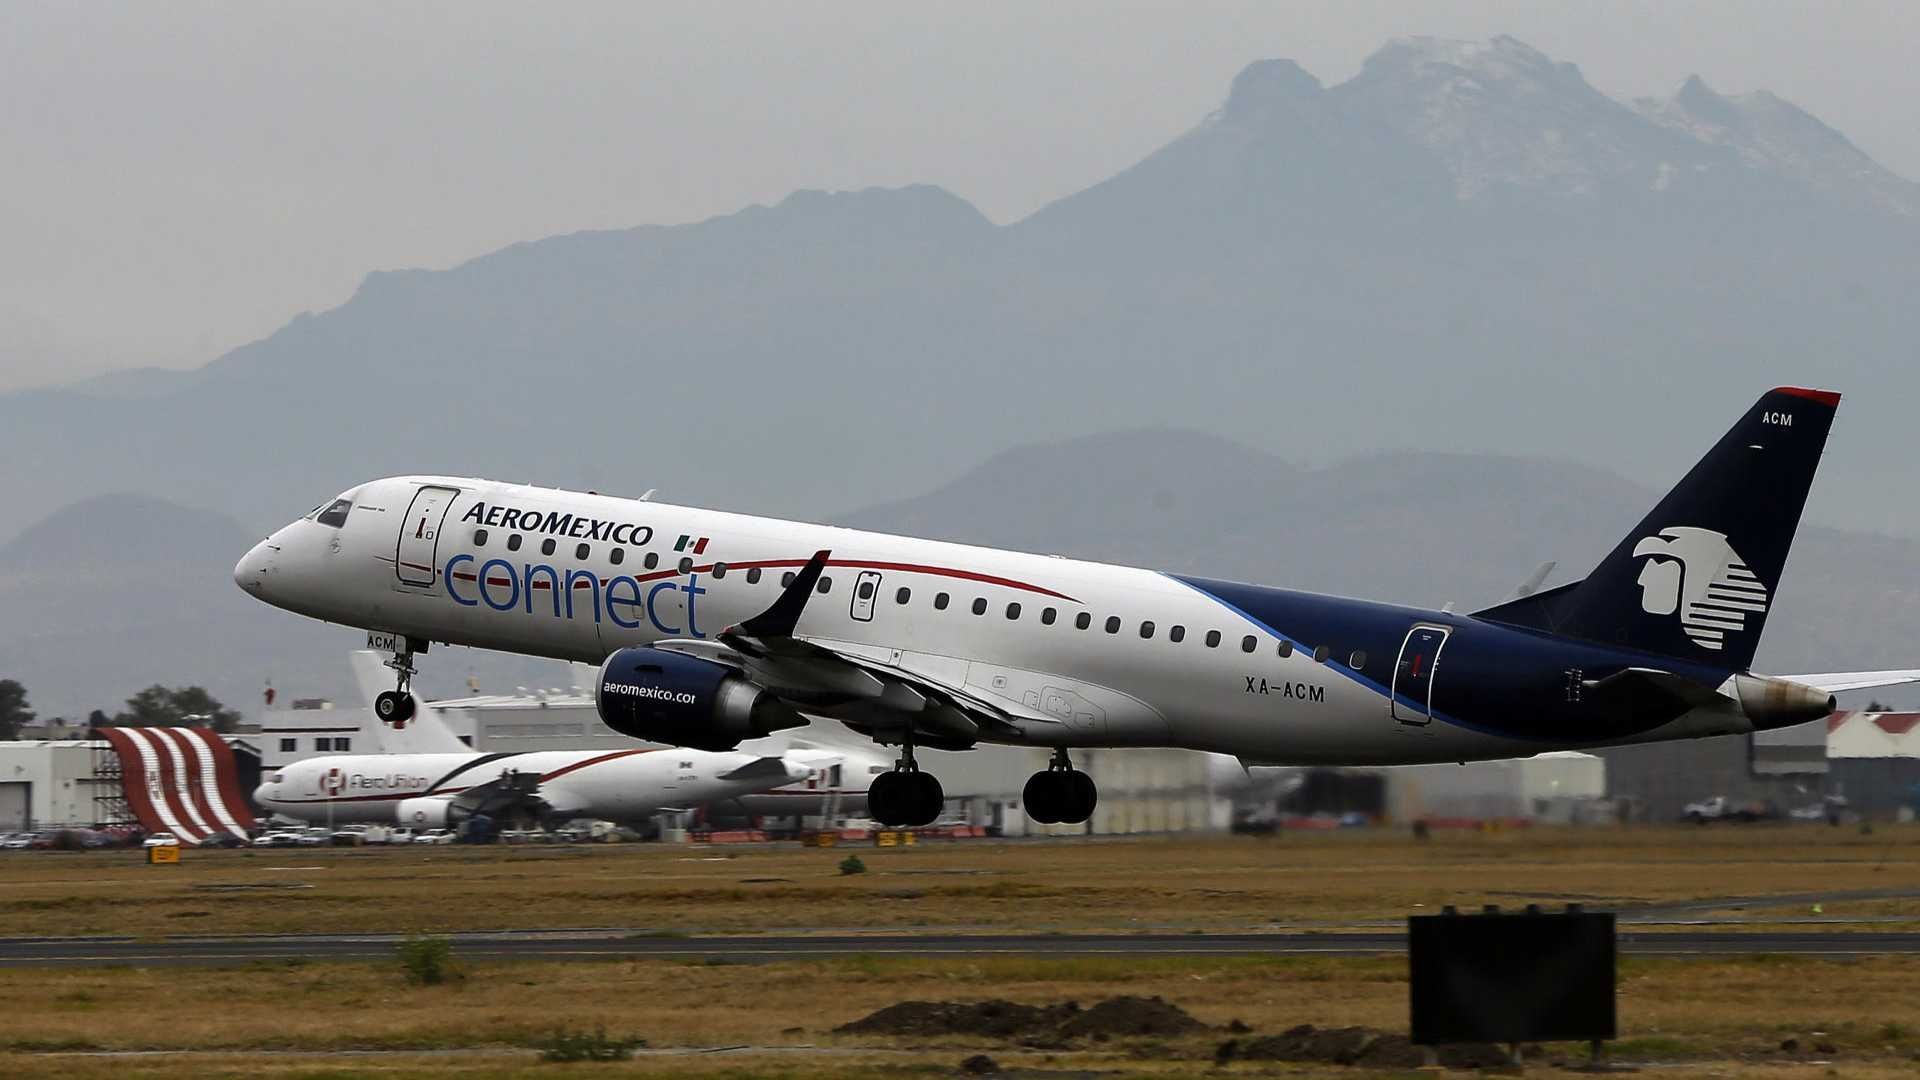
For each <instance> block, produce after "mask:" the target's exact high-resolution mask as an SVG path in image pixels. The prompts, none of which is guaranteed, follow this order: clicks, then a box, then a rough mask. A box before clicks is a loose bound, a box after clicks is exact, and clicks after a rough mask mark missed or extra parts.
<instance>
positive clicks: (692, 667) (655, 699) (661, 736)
mask: <svg viewBox="0 0 1920 1080" xmlns="http://www.w3.org/2000/svg"><path fill="white" fill-rule="evenodd" d="M594 703H595V705H596V706H598V708H599V711H600V719H601V720H602V721H603V722H604V723H605V724H606V725H607V726H608V727H610V728H612V729H613V730H615V731H617V732H619V733H620V734H622V735H628V736H631V737H633V738H636V739H645V740H646V741H648V742H657V743H665V744H667V745H668V746H690V747H692V748H694V749H695V750H731V749H733V748H734V747H735V746H738V745H739V744H740V742H741V740H743V739H757V738H759V737H761V736H763V735H771V734H773V733H774V732H776V731H779V730H781V729H783V728H793V727H800V726H802V725H804V724H805V723H806V722H807V721H806V719H805V718H804V717H802V716H801V715H800V714H799V713H797V712H795V711H794V710H793V708H792V707H791V706H789V705H788V704H787V703H786V702H783V701H781V700H780V699H779V698H777V697H775V696H773V695H772V694H769V693H768V692H767V691H766V690H764V689H762V688H761V687H759V686H756V685H754V684H753V683H752V682H750V681H749V680H747V679H745V678H742V677H741V675H740V673H739V672H737V671H735V670H734V669H732V668H730V667H727V666H726V665H725V664H716V663H713V662H712V661H710V660H701V659H698V658H696V657H692V656H682V655H681V654H679V653H673V652H667V651H666V650H665V649H652V648H632V649H621V650H620V651H619V652H616V653H614V654H613V655H612V656H609V657H607V660H606V663H604V664H601V665H600V676H599V678H598V680H597V681H596V683H595V686H594Z"/></svg>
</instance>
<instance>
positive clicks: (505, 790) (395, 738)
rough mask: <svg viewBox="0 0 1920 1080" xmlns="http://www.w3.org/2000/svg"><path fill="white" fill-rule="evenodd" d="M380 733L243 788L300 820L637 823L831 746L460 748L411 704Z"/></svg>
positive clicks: (782, 777) (772, 778) (802, 764)
mask: <svg viewBox="0 0 1920 1080" xmlns="http://www.w3.org/2000/svg"><path fill="white" fill-rule="evenodd" d="M410 719H411V722H410V723H405V724H403V725H402V727H403V728H404V730H402V731H395V732H391V733H388V734H386V735H385V737H383V738H382V740H381V744H382V749H383V750H385V751H387V752H385V753H379V754H351V755H337V754H336V755H330V756H325V757H314V758H308V759H307V760H305V761H296V762H294V763H293V764H291V765H288V766H286V767H284V768H281V769H277V770H275V771H273V772H271V773H269V774H267V776H266V777H265V778H264V779H263V781H262V783H261V784H260V786H259V787H258V788H257V789H255V790H254V793H253V798H254V802H256V803H257V804H259V806H260V807H261V808H262V809H264V810H267V811H269V812H271V813H276V814H279V815H281V816H283V817H290V818H295V819H298V820H302V821H311V822H329V823H332V822H341V823H346V822H367V823H371V824H382V825H406V826H410V827H412V828H419V829H437V828H444V827H446V826H448V825H454V824H458V823H459V822H461V821H463V820H465V819H467V818H471V817H474V816H476V815H480V814H485V815H487V816H488V817H491V818H495V819H497V820H504V819H522V820H529V821H540V822H542V823H545V824H548V825H558V824H560V823H561V822H565V821H569V820H572V819H574V818H593V819H596V820H604V821H618V822H630V823H631V822H640V821H645V820H646V819H648V818H651V817H653V816H654V815H656V814H660V813H663V812H669V811H674V810H688V809H692V808H693V807H696V806H702V805H708V804H712V803H718V802H722V801H725V800H730V799H737V798H741V797H752V796H756V795H760V794H763V793H766V792H769V791H772V790H774V789H780V788H785V787H787V786H789V785H793V784H796V783H800V782H805V781H807V780H808V779H809V778H810V777H814V776H816V775H817V774H819V773H821V772H824V771H825V770H827V769H829V768H830V767H831V766H832V765H834V764H836V763H838V762H839V760H840V758H839V755H837V754H833V753H830V752H825V751H807V750H791V751H788V752H786V753H782V754H764V753H749V752H744V751H729V750H723V751H709V750H693V749H688V748H685V747H670V748H664V749H662V748H657V747H649V748H634V749H631V750H534V751H526V752H521V753H491V754H483V753H479V752H477V751H474V750H472V749H469V748H468V747H467V746H466V744H464V743H462V742H461V741H460V740H459V738H458V737H457V736H455V735H454V734H453V732H452V731H451V730H449V729H448V728H447V727H446V726H445V725H444V724H443V723H442V722H441V720H440V718H439V716H438V710H437V709H435V708H434V707H432V706H431V705H428V704H424V703H422V704H419V705H418V707H417V708H416V709H415V710H414V714H413V715H412V717H411V718H410Z"/></svg>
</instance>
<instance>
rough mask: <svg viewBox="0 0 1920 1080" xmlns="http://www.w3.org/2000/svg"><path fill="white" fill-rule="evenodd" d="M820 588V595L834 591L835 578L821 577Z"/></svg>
mask: <svg viewBox="0 0 1920 1080" xmlns="http://www.w3.org/2000/svg"><path fill="white" fill-rule="evenodd" d="M819 588H820V595H821V596H825V595H827V594H828V593H830V592H832V591H833V579H832V578H830V577H823V578H821V579H820V586H819Z"/></svg>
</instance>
